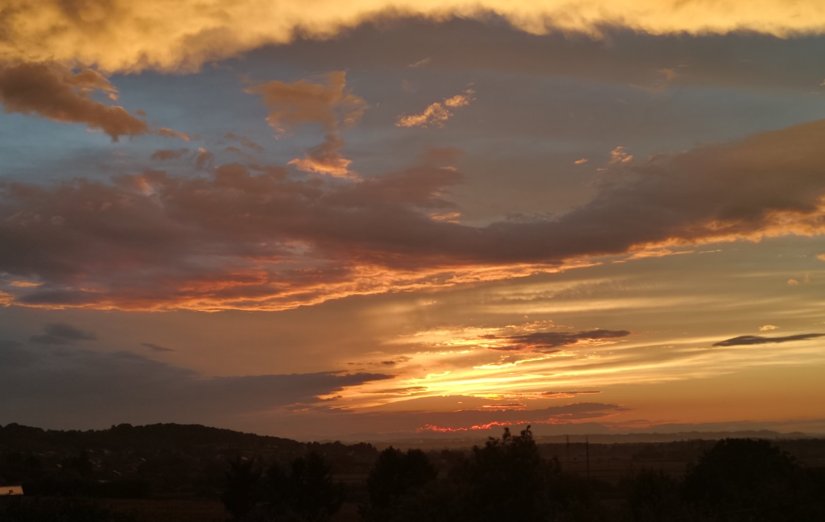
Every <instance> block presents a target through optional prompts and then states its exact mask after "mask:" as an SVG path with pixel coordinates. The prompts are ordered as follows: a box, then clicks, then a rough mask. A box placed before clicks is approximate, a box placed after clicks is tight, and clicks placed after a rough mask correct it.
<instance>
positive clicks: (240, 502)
mask: <svg viewBox="0 0 825 522" xmlns="http://www.w3.org/2000/svg"><path fill="white" fill-rule="evenodd" d="M260 478H261V470H260V467H259V466H258V464H257V462H256V461H255V460H249V459H242V458H237V459H235V460H233V461H231V462H230V463H229V469H228V470H227V472H226V489H225V490H224V493H223V495H222V496H221V500H223V504H224V506H226V510H227V511H229V512H230V513H231V514H232V516H233V517H234V518H235V519H238V520H241V519H243V517H245V516H246V515H247V514H248V513H249V512H250V511H252V508H254V507H255V504H256V503H257V502H258V498H259V488H258V485H259V480H260Z"/></svg>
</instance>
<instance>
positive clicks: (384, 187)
mask: <svg viewBox="0 0 825 522" xmlns="http://www.w3.org/2000/svg"><path fill="white" fill-rule="evenodd" d="M322 105H323V104H322ZM319 110H320V109H319ZM326 110H327V109H326V108H324V109H323V110H321V112H324V111H326ZM310 112H312V111H310ZM296 118H297V120H296ZM301 118H303V116H300V117H299V116H290V117H289V118H288V119H289V121H302V120H300V119H301ZM823 141H825V121H817V122H813V123H809V124H805V125H798V126H794V127H790V128H787V129H783V130H779V131H775V132H769V133H764V134H759V135H755V136H752V137H750V138H747V139H744V140H742V141H738V142H732V143H727V144H721V145H713V146H705V147H700V148H696V149H693V150H691V151H688V152H685V153H681V154H676V155H670V156H660V157H655V158H652V159H650V160H649V161H647V162H643V163H641V164H640V165H639V166H637V167H632V168H630V167H627V166H622V167H618V168H617V170H615V171H614V172H612V173H611V174H612V175H611V177H610V178H609V182H606V183H605V184H603V185H602V186H601V188H600V190H599V191H598V193H597V195H596V196H595V197H594V198H593V199H592V200H591V201H590V202H589V203H587V204H585V205H582V206H580V207H578V208H576V209H574V210H572V211H570V212H568V213H566V214H563V215H560V216H558V217H555V218H551V219H537V220H532V221H525V220H519V221H500V222H497V223H493V224H491V225H489V226H484V227H474V226H469V225H463V224H460V223H455V222H448V221H443V220H440V219H437V218H436V217H435V215H436V214H442V213H444V211H454V210H456V208H455V207H454V205H452V204H451V203H450V201H449V198H448V196H447V191H448V189H449V188H450V187H451V186H452V185H454V184H455V183H457V182H458V181H459V180H460V179H461V174H460V173H459V172H458V171H456V170H455V169H454V168H453V167H452V166H450V165H449V161H448V158H445V157H443V155H438V154H436V155H432V156H430V157H428V158H425V159H424V160H422V161H421V162H420V163H419V164H417V165H415V166H413V167H410V168H407V169H404V170H400V171H397V172H394V173H390V174H386V175H383V176H378V177H372V178H368V179H365V180H361V181H351V182H341V181H339V180H334V179H319V178H311V177H303V178H302V177H299V176H293V175H289V174H288V173H287V171H286V170H285V169H283V168H278V167H262V166H257V165H252V166H245V165H241V164H231V165H223V166H220V167H218V168H216V169H214V170H213V171H210V173H209V174H208V175H205V176H203V177H173V176H170V175H167V174H166V173H164V172H158V171H150V172H145V173H143V174H139V175H131V176H122V177H119V178H116V179H114V180H113V182H111V183H106V182H100V181H91V180H84V179H76V180H72V181H67V182H61V183H57V184H54V185H36V184H30V183H20V182H8V181H6V182H0V242H1V243H2V244H3V245H4V246H6V248H4V249H3V250H2V251H0V271H2V272H6V273H9V274H12V275H15V276H22V277H27V278H37V279H39V280H42V281H44V283H45V284H44V285H42V286H41V287H39V288H33V289H13V288H12V289H7V290H6V292H7V293H13V295H15V296H16V299H17V300H18V302H22V303H28V304H41V305H59V304H64V305H77V304H87V303H91V304H96V305H98V306H115V307H127V308H128V307H135V308H152V307H177V306H186V307H191V308H210V307H213V308H218V309H219V308H225V307H230V308H255V307H260V306H264V307H270V308H278V307H290V306H296V305H299V304H308V303H316V302H320V301H324V300H326V299H330V298H334V297H342V296H346V295H352V294H354V293H359V292H360V293H364V292H367V293H370V292H373V293H374V292H376V291H385V290H386V289H387V288H396V289H398V288H404V287H411V286H408V285H417V286H415V287H417V288H423V287H426V286H427V285H430V284H439V282H441V284H443V282H444V281H445V280H447V281H460V280H461V278H460V274H462V273H464V272H466V271H467V270H471V269H474V268H477V267H479V266H503V267H509V266H518V265H520V264H525V263H534V264H538V265H539V266H552V265H558V264H560V263H562V262H564V261H565V260H568V259H575V258H578V257H581V256H595V255H604V254H621V253H626V252H628V251H630V250H631V249H633V248H638V247H640V246H643V245H646V244H657V243H665V244H668V243H691V242H710V241H728V240H735V239H745V238H759V237H762V236H764V235H771V234H773V235H782V234H808V235H810V234H817V233H820V232H821V231H822V230H825V218H824V217H823V214H825V212H823V209H822V208H821V205H822V203H821V201H822V197H823V196H825V177H823V176H822V175H821V171H822V169H823V168H825V149H823V147H822V146H821V144H822V143H823ZM427 270H446V271H452V272H448V273H441V274H437V275H429V272H427ZM506 276H507V269H505V270H504V271H503V272H502V273H501V275H500V276H498V277H506ZM471 280H472V278H471ZM86 289H90V290H86ZM181 303H183V305H182V304H181Z"/></svg>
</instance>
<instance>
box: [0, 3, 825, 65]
mask: <svg viewBox="0 0 825 522" xmlns="http://www.w3.org/2000/svg"><path fill="white" fill-rule="evenodd" d="M398 15H404V16H417V17H426V18H430V19H434V20H444V19H448V18H451V17H456V16H458V17H472V18H484V17H489V16H490V15H497V16H501V17H503V18H505V19H506V20H508V21H509V22H510V23H512V24H513V25H514V26H516V27H518V28H520V29H521V30H524V31H527V32H530V33H547V32H550V31H556V30H558V31H576V32H584V33H588V34H596V35H597V34H599V31H600V28H601V27H604V26H607V25H618V26H622V27H627V28H629V29H632V30H636V31H643V32H648V33H653V34H665V33H692V34H701V33H727V32H732V31H754V32H760V33H767V34H772V35H778V36H787V35H792V34H797V33H817V34H819V33H822V32H823V30H825V5H823V4H822V2H820V1H818V0H799V1H796V2H793V3H789V2H787V1H786V0H753V1H750V2H741V1H737V0H719V1H715V2H704V1H696V0H693V1H686V2H678V3H673V2H661V1H660V0H610V1H606V2H590V1H584V0H544V1H540V2H536V1H531V0H506V1H505V0H478V1H475V2H466V1H464V0H415V1H411V0H402V1H397V2H387V1H386V0H356V1H353V2H347V3H341V2H338V1H336V0H320V1H317V2H313V4H312V6H311V8H308V6H307V4H306V2H300V1H296V0H287V1H283V2H277V3H273V2H261V1H259V0H240V1H236V2H231V3H229V4H227V3H226V2H223V1H220V0H181V1H179V2H167V1H165V0H145V1H142V2H132V1H130V0H41V1H38V2H36V3H34V2H30V1H28V0H7V1H6V2H5V4H4V9H3V12H2V16H0V35H3V36H2V38H0V60H6V61H10V60H14V61H19V60H22V61H37V62H42V61H52V60H57V61H61V62H68V63H80V64H84V65H94V66H98V67H100V68H102V69H103V70H106V71H109V72H113V71H130V72H135V71H139V70H144V69H150V68H151V69H160V70H167V71H169V70H180V69H189V70H191V69H195V68H198V67H199V66H200V65H202V64H203V63H204V62H206V61H209V60H215V59H221V58H226V57H230V56H234V55H237V54H239V53H242V52H244V51H248V50H251V49H254V48H257V47H260V46H262V45H266V44H277V43H285V42H289V41H291V40H293V39H294V38H296V36H299V35H300V36H311V37H317V38H325V37H331V36H334V35H336V34H338V33H340V32H341V31H344V30H346V29H348V28H351V27H354V26H356V25H358V24H360V23H362V22H364V21H365V20H369V19H373V18H375V17H377V16H383V17H387V16H398Z"/></svg>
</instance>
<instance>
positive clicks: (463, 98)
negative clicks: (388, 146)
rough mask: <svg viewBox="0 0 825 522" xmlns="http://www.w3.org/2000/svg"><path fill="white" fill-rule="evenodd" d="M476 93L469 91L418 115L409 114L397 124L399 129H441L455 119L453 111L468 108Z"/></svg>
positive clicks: (437, 103) (445, 100) (438, 103)
mask: <svg viewBox="0 0 825 522" xmlns="http://www.w3.org/2000/svg"><path fill="white" fill-rule="evenodd" d="M474 95H475V91H473V90H472V89H467V90H465V91H464V92H463V93H461V94H456V95H455V96H450V97H449V98H445V99H444V100H442V101H439V102H435V103H431V104H430V105H428V106H427V108H426V109H424V110H423V111H422V112H420V113H418V114H408V115H406V116H401V117H399V118H398V121H396V122H395V125H396V126H397V127H429V126H430V125H435V126H437V127H441V126H443V125H444V123H446V122H447V120H449V119H450V118H452V117H453V111H452V110H451V109H457V108H459V107H466V106H468V105H470V103H471V102H472V101H473V96H474Z"/></svg>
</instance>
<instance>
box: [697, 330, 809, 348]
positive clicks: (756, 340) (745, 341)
mask: <svg viewBox="0 0 825 522" xmlns="http://www.w3.org/2000/svg"><path fill="white" fill-rule="evenodd" d="M822 336H825V334H821V333H805V334H796V335H786V336H783V337H762V336H760V335H740V336H739V337H733V338H731V339H725V340H724V341H719V342H718V343H713V346H746V345H751V344H771V343H789V342H793V341H807V340H808V339H816V338H817V337H822Z"/></svg>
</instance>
